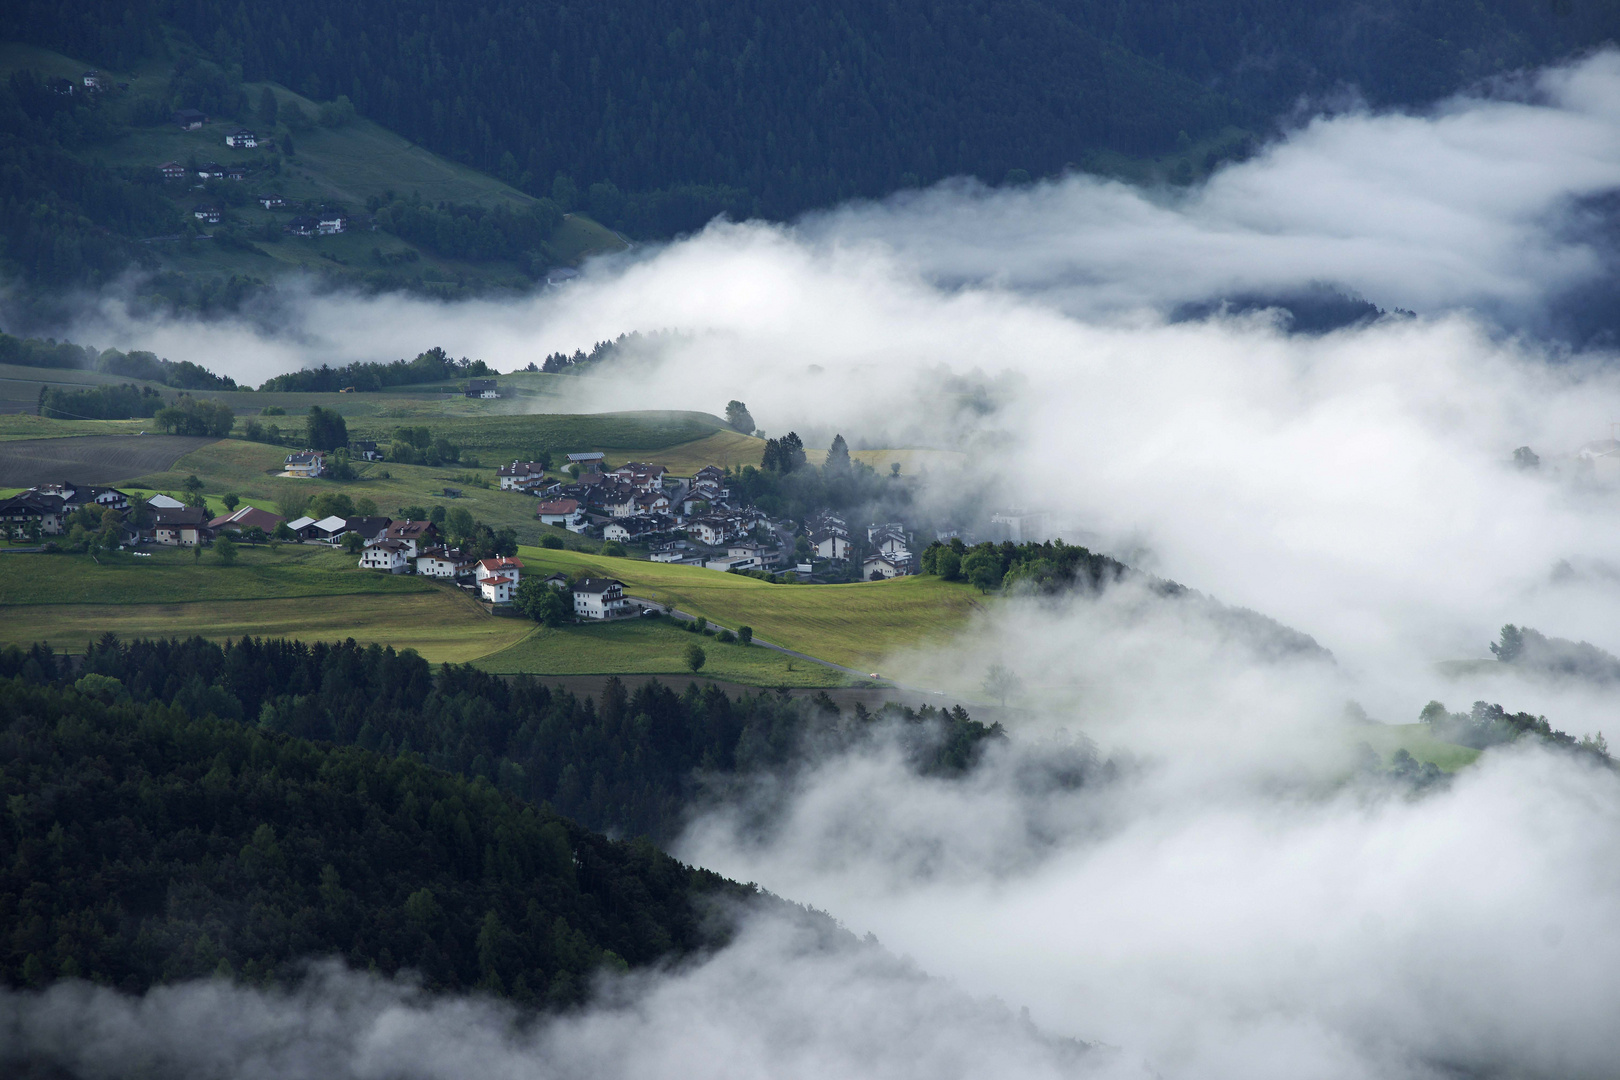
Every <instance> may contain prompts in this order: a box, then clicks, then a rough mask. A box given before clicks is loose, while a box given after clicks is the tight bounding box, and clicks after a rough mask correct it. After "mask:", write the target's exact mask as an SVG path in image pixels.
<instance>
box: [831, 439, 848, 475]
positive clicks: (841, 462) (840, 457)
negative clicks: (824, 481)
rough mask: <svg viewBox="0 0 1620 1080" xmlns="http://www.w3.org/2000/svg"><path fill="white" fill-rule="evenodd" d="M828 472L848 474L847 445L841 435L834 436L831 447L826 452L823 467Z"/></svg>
mask: <svg viewBox="0 0 1620 1080" xmlns="http://www.w3.org/2000/svg"><path fill="white" fill-rule="evenodd" d="M825 468H826V470H827V471H828V472H841V473H844V472H849V444H848V443H846V442H845V441H844V437H843V436H842V435H834V436H833V441H832V446H831V447H829V448H828V450H827V462H826V466H825Z"/></svg>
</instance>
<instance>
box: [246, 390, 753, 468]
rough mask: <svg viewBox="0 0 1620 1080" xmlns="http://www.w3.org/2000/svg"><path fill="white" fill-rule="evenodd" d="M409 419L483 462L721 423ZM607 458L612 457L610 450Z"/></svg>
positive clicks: (636, 449) (667, 439) (368, 429)
mask: <svg viewBox="0 0 1620 1080" xmlns="http://www.w3.org/2000/svg"><path fill="white" fill-rule="evenodd" d="M261 396H262V395H261ZM351 396H353V395H351ZM463 400H465V399H463ZM490 404H499V403H497V402H491V403H490ZM415 423H419V424H423V425H425V426H427V427H428V428H429V429H431V430H432V432H433V434H434V436H435V437H437V436H441V435H442V436H443V437H444V438H446V439H449V440H450V441H451V442H453V443H455V444H456V445H457V446H459V447H461V450H462V453H463V454H467V453H471V454H475V455H476V456H477V457H478V458H479V460H480V461H481V462H483V463H484V464H486V465H492V464H500V463H502V462H503V461H510V460H511V459H512V458H513V457H527V456H530V455H532V454H537V453H539V452H541V451H550V452H551V454H552V456H553V457H558V458H560V457H561V455H563V454H566V453H573V452H585V451H597V450H600V451H602V452H604V453H608V452H609V451H612V452H613V453H614V454H619V455H621V460H622V455H625V454H648V453H653V452H655V451H659V450H666V449H669V448H671V447H676V446H683V445H685V444H689V443H693V442H697V441H699V440H702V439H707V438H709V437H710V436H712V435H714V434H715V433H716V432H717V431H720V430H721V429H723V428H724V427H725V422H724V421H722V420H721V419H720V418H719V417H717V416H711V415H709V414H708V413H696V412H625V413H591V414H578V413H528V414H524V415H493V414H483V415H475V416H444V417H434V418H423V419H421V420H419V421H416V422H415ZM399 426H400V425H399V424H398V423H395V422H393V421H391V420H387V419H383V418H368V417H357V418H356V419H354V420H352V421H351V422H350V423H349V435H350V436H351V437H353V438H361V439H376V440H378V441H387V440H388V439H389V438H390V436H391V435H392V433H393V431H394V429H395V428H396V427H399ZM742 437H743V436H739V438H742ZM754 441H758V440H754ZM763 445H764V444H763V443H761V446H762V447H763ZM609 460H610V461H613V460H614V459H613V457H612V456H611V455H610V457H609ZM615 463H617V462H615Z"/></svg>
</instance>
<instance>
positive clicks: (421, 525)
mask: <svg viewBox="0 0 1620 1080" xmlns="http://www.w3.org/2000/svg"><path fill="white" fill-rule="evenodd" d="M438 536H439V529H438V526H436V525H434V524H433V522H431V521H396V522H394V523H393V524H391V525H389V526H388V531H387V532H385V533H383V539H384V540H398V541H399V542H400V543H402V544H404V545H405V547H406V550H407V551H409V552H410V557H411V558H413V559H414V558H416V555H417V552H418V551H419V550H421V549H423V548H427V547H431V546H432V545H433V541H434V540H436V539H438Z"/></svg>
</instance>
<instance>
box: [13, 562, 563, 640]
mask: <svg viewBox="0 0 1620 1080" xmlns="http://www.w3.org/2000/svg"><path fill="white" fill-rule="evenodd" d="M17 557H19V556H11V555H8V556H6V558H8V559H9V558H17ZM17 610H18V611H20V612H22V617H20V618H14V617H7V618H5V619H3V620H0V644H17V645H26V644H28V643H29V642H33V641H47V642H49V643H50V644H51V645H52V647H54V648H56V649H65V650H68V651H73V652H80V651H83V650H84V648H85V646H86V645H88V644H89V643H90V642H91V641H93V640H94V639H96V638H99V637H100V636H101V635H102V634H104V633H106V632H107V631H109V630H111V631H112V632H113V633H115V634H117V635H118V636H119V637H125V638H128V637H154V636H178V637H189V636H191V635H193V634H195V635H199V636H201V637H205V638H209V639H211V640H216V641H218V640H224V639H225V638H239V637H242V636H243V635H248V636H253V637H285V638H297V639H298V640H300V641H343V640H345V639H347V638H354V639H355V640H356V641H360V642H365V643H368V644H369V643H372V642H376V643H377V644H380V645H392V646H393V647H394V648H396V649H415V650H416V651H417V652H419V653H421V654H422V656H423V657H425V658H426V659H428V660H430V661H432V662H434V663H446V662H453V663H466V662H467V661H469V660H476V659H478V658H479V657H480V656H484V655H486V654H488V653H492V652H498V651H500V650H501V649H505V648H507V647H508V646H510V645H512V644H513V643H514V642H516V641H518V640H520V639H521V638H522V637H523V636H524V635H525V634H527V633H528V632H529V630H530V628H531V627H532V626H533V625H534V624H533V623H529V622H526V621H523V620H520V619H512V618H501V617H497V616H493V615H490V614H488V613H487V612H485V611H484V610H483V609H482V608H480V607H479V606H478V605H477V604H476V603H475V602H474V601H472V600H471V599H469V598H467V597H465V596H462V595H459V594H458V592H456V591H454V590H451V589H434V590H432V591H430V592H423V593H413V594H405V595H401V594H397V593H396V594H375V593H357V594H351V595H346V596H328V597H317V598H313V599H312V598H309V597H295V598H287V599H278V600H205V601H199V602H194V603H182V604H105V605H99V604H42V605H38V606H34V607H28V608H20V609H17ZM6 614H7V615H8V616H11V615H13V614H14V612H11V611H8V612H7V613H6Z"/></svg>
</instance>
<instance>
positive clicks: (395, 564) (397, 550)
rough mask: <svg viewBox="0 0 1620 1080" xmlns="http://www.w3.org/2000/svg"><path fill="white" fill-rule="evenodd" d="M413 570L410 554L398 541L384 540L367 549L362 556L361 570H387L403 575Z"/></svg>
mask: <svg viewBox="0 0 1620 1080" xmlns="http://www.w3.org/2000/svg"><path fill="white" fill-rule="evenodd" d="M410 568H411V557H410V554H409V553H408V552H407V551H406V550H405V545H404V544H402V543H400V542H399V541H398V540H384V541H382V542H381V543H377V544H372V545H371V546H370V547H368V548H366V550H365V552H364V553H363V554H362V555H361V556H360V569H362V570H386V571H387V572H388V573H390V574H403V573H405V572H406V571H408V570H410Z"/></svg>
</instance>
